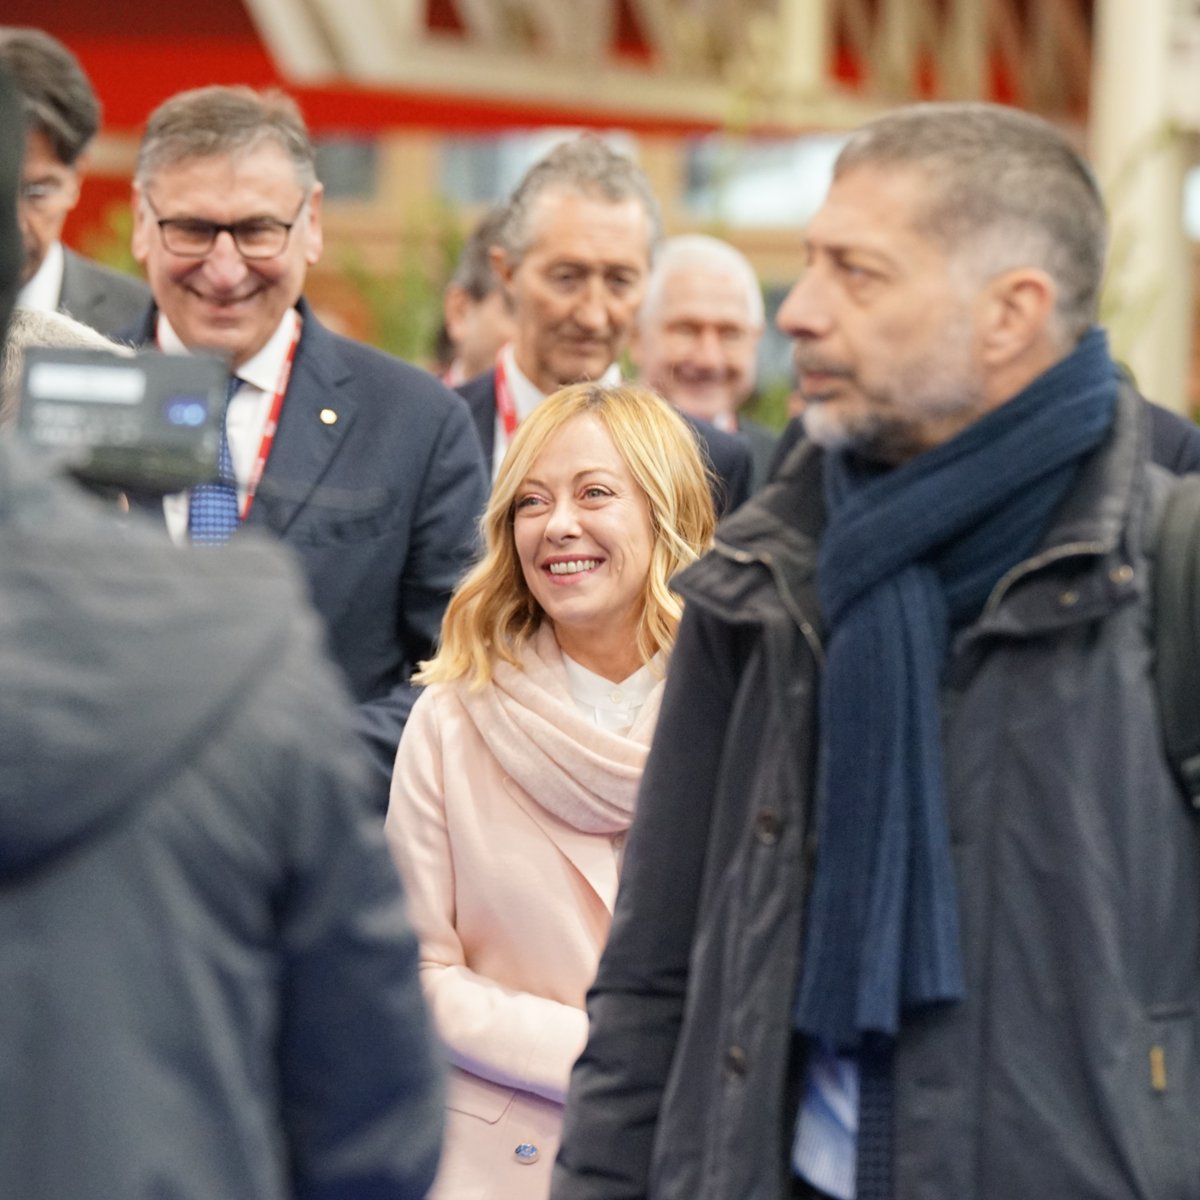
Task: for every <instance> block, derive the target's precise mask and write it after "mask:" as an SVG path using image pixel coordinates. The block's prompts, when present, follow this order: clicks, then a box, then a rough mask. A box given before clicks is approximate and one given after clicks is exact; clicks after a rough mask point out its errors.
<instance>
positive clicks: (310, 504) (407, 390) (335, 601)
mask: <svg viewBox="0 0 1200 1200" xmlns="http://www.w3.org/2000/svg"><path fill="white" fill-rule="evenodd" d="M298 308H299V310H300V313H301V315H302V316H303V318H304V328H303V332H302V334H301V337H300V344H299V346H298V347H297V349H296V359H295V363H294V364H293V367H292V374H291V379H290V381H289V383H288V390H287V395H286V397H285V399H284V403H283V411H282V413H281V415H280V419H279V429H278V432H277V433H276V435H275V443H274V445H273V447H272V449H271V455H270V458H269V459H268V460H267V466H266V470H265V471H264V472H263V477H262V481H261V483H260V484H259V487H258V493H257V495H256V497H255V500H254V504H253V506H252V507H251V509H250V514H249V516H248V517H247V520H246V527H247V528H255V529H261V530H268V531H270V532H271V533H272V534H274V535H275V536H276V537H277V538H278V539H279V540H281V541H283V542H284V543H286V544H287V545H288V546H290V547H291V548H292V550H293V551H295V553H296V554H297V556H298V557H299V559H300V562H301V564H302V566H303V570H304V574H305V576H306V578H307V580H308V586H309V591H310V594H311V597H312V600H313V603H314V605H315V606H316V608H317V611H318V612H319V613H320V614H321V616H322V617H323V618H324V620H325V626H326V629H327V631H328V636H329V647H330V650H331V652H332V655H333V658H334V660H335V661H336V662H337V663H338V665H339V666H340V667H341V668H342V671H343V673H344V674H345V677H346V679H347V681H348V682H349V685H350V691H351V693H352V694H353V696H354V699H355V700H356V701H357V702H358V724H359V729H360V732H361V733H362V734H363V735H364V737H365V738H366V740H367V742H368V744H369V745H370V747H371V749H372V751H373V757H374V759H375V761H376V764H377V767H378V770H379V783H380V790H379V800H380V803H381V805H382V804H385V803H386V797H387V785H388V781H389V780H390V778H391V772H392V764H393V761H394V759H395V756H396V746H397V745H398V744H399V741H400V734H401V732H402V731H403V729H404V723H405V721H406V720H407V719H408V714H409V711H410V710H411V708H412V705H413V701H414V700H415V698H416V691H415V689H414V688H413V687H412V685H411V684H410V683H409V676H410V675H411V673H412V671H413V670H414V669H415V666H416V663H417V662H418V661H419V660H421V659H423V658H429V657H430V656H431V654H432V652H433V650H434V646H435V643H436V641H437V638H438V634H439V632H440V630H441V622H442V614H443V613H444V611H445V608H446V601H447V600H448V599H449V596H450V593H451V591H452V590H453V588H454V586H455V584H456V583H457V582H458V580H459V577H460V576H461V575H462V573H463V571H464V570H465V568H466V567H467V565H468V564H469V562H470V560H471V558H472V556H473V554H474V552H475V545H476V523H477V520H478V517H479V514H480V513H481V512H482V511H483V506H484V503H485V501H486V497H487V490H488V477H487V473H486V471H485V469H484V460H483V456H482V454H481V453H480V448H479V440H478V438H477V437H476V436H475V429H474V426H473V425H472V424H471V418H470V416H469V415H468V413H467V409H466V406H465V405H464V404H463V403H462V401H461V400H460V399H459V398H458V397H457V396H455V395H454V394H453V392H451V391H449V389H447V388H445V387H443V386H442V384H440V383H439V382H438V381H437V380H436V379H434V378H433V376H431V375H429V374H427V373H426V372H425V371H422V370H419V369H418V368H416V367H413V366H410V365H409V364H408V363H404V362H401V361H400V360H399V359H397V358H393V357H391V356H390V355H387V354H383V353H382V352H380V351H378V350H375V349H372V348H371V347H369V346H364V345H362V344H361V343H359V342H354V341H351V340H350V339H348V338H344V337H339V336H337V335H336V334H333V333H331V332H330V331H329V330H328V329H326V328H325V327H324V326H323V325H322V324H321V323H320V322H319V321H318V320H317V319H316V318H315V317H314V316H313V314H312V312H311V310H310V309H309V308H308V306H307V305H306V304H305V302H304V301H303V300H301V301H300V303H299V305H298ZM155 316H156V313H155V310H154V309H151V310H150V311H149V312H148V313H147V314H146V316H145V318H144V320H143V321H142V323H141V325H140V327H139V328H138V329H137V330H136V331H135V333H134V337H135V340H138V341H141V342H149V341H152V340H153V336H154V321H155ZM325 409H329V410H331V411H332V412H334V413H336V414H337V419H336V420H335V421H334V422H333V423H332V424H329V423H326V421H323V420H321V416H320V414H321V412H322V410H325ZM156 507H157V510H158V516H159V519H160V520H161V519H162V506H161V504H157V505H156Z"/></svg>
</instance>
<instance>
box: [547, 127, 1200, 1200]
mask: <svg viewBox="0 0 1200 1200" xmlns="http://www.w3.org/2000/svg"><path fill="white" fill-rule="evenodd" d="M1105 225H1106V222H1105V214H1104V205H1103V202H1102V199H1101V196H1100V192H1099V190H1098V188H1097V186H1096V183H1095V180H1094V179H1093V177H1092V175H1091V172H1090V171H1089V169H1088V167H1087V166H1086V164H1085V163H1084V162H1083V160H1082V159H1081V158H1080V157H1079V155H1078V154H1077V153H1076V151H1075V150H1074V149H1073V148H1072V146H1071V145H1070V143H1069V142H1068V141H1067V139H1066V138H1065V137H1064V136H1063V135H1062V134H1061V133H1060V132H1059V131H1058V130H1056V129H1055V128H1054V127H1053V126H1051V125H1049V124H1048V123H1046V122H1044V121H1041V120H1039V119H1037V118H1034V117H1032V116H1029V115H1027V114H1023V113H1020V112H1018V111H1016V110H1013V109H1006V108H1002V107H999V106H994V105H985V104H947V105H915V106H910V107H907V108H902V109H899V110H897V111H895V112H893V113H890V114H888V115H886V116H883V117H881V118H879V119H878V120H876V121H874V122H872V123H870V124H868V125H866V126H865V127H864V128H862V129H861V130H859V131H858V132H857V133H856V134H854V135H853V136H851V138H850V139H849V141H848V142H847V144H846V146H845V147H844V149H843V151H842V153H841V155H840V156H839V158H838V161H837V164H836V167H835V171H834V180H833V184H832V186H831V188H830V191H829V194H828V197H827V198H826V200H825V203H824V204H823V206H822V207H821V209H820V210H819V211H818V212H817V214H816V215H815V216H814V217H813V219H812V221H811V223H810V224H809V225H808V227H807V229H806V231H805V235H804V237H805V247H806V252H807V259H808V266H807V269H806V271H805V273H804V275H803V277H802V278H801V279H800V281H799V282H798V283H797V284H796V285H795V286H794V287H793V289H792V291H791V292H790V293H789V295H788V297H787V299H786V300H785V301H784V304H783V306H782V308H781V309H780V312H779V317H778V321H779V325H780V327H781V328H782V329H783V330H784V331H785V332H787V333H788V334H790V335H791V337H792V338H793V340H794V344H795V366H796V372H797V378H798V380H799V383H800V387H801V388H802V390H803V392H804V394H805V396H806V398H807V401H808V410H807V414H806V425H807V432H808V439H809V440H808V441H807V442H805V443H804V444H803V445H802V446H800V447H797V449H795V450H794V451H793V452H792V454H791V455H790V456H789V458H788V460H787V462H786V463H785V464H784V466H783V468H782V471H781V473H780V474H779V476H778V477H777V479H776V480H775V481H774V482H773V483H772V484H770V485H768V486H767V487H766V488H765V489H764V490H763V491H762V492H760V493H759V494H758V496H756V497H754V498H752V499H751V500H750V501H749V502H748V503H747V504H746V505H744V506H743V507H742V509H741V510H739V512H737V513H735V514H734V515H733V516H732V517H731V518H730V519H729V520H728V521H726V522H725V524H724V526H723V529H722V534H721V539H720V544H719V546H718V547H717V548H716V549H715V550H714V551H713V552H712V553H710V554H709V555H708V556H707V557H706V558H704V559H702V560H701V561H700V562H699V563H697V564H696V565H695V566H693V567H692V568H690V569H689V570H688V571H686V572H684V573H683V574H682V575H681V576H680V577H678V579H677V581H676V584H677V587H678V590H679V591H680V593H681V595H682V596H683V597H684V599H685V605H686V606H685V610H684V618H683V623H682V625H681V628H680V632H679V639H678V642H677V644H676V647H675V652H674V655H673V657H672V660H671V672H670V675H669V677H668V680H667V691H666V695H665V697H664V699H663V707H662V715H661V717H660V720H659V725H658V729H657V732H656V735H655V740H654V744H653V747H652V749H651V753H650V756H649V759H648V762H647V764H646V770H645V774H644V777H643V781H642V787H641V791H640V794H639V800H638V815H637V820H636V822H635V823H634V826H633V830H632V832H631V835H630V838H629V841H628V843H627V846H626V853H625V863H624V870H623V873H622V879H621V891H620V895H619V897H618V900H617V906H616V912H615V914H614V920H613V926H612V933H611V937H610V940H609V942H608V946H607V949H606V951H605V954H604V956H603V959H602V961H601V964H600V968H599V973H598V975H597V979H596V982H595V985H594V987H593V989H592V991H591V993H590V996H589V1002H588V1012H589V1018H590V1040H589V1042H588V1046H587V1048H586V1050H585V1051H584V1053H583V1055H582V1056H581V1057H580V1059H579V1061H578V1063H577V1065H576V1068H575V1072H574V1076H573V1079H572V1085H571V1092H570V1096H569V1099H568V1104H567V1113H566V1125H565V1131H564V1138H563V1142H562V1148H561V1151H560V1154H559V1158H558V1163H557V1167H556V1174H555V1184H554V1190H553V1196H554V1200H601V1198H603V1200H618V1198H621V1200H626V1198H629V1200H632V1198H633V1197H639V1198H644V1200H727V1198H728V1197H730V1196H737V1197H740V1198H742V1200H787V1198H790V1197H837V1198H838V1200H851V1198H854V1200H1014V1197H1022V1196H1028V1197H1085V1196H1086V1197H1088V1198H1089V1200H1151V1198H1154V1200H1165V1198H1166V1197H1180V1198H1182V1197H1194V1196H1196V1194H1197V1186H1198V1181H1200V1139H1198V1138H1197V1137H1196V1112H1197V1103H1198V1102H1200V1055H1198V1054H1197V1052H1196V1051H1197V1045H1198V1044H1200V1015H1198V1014H1200V821H1198V820H1197V817H1196V813H1195V812H1193V811H1192V810H1191V809H1190V806H1189V805H1188V804H1187V802H1186V800H1185V798H1184V796H1183V793H1182V789H1181V787H1180V786H1179V784H1178V783H1177V781H1176V779H1175V777H1174V775H1173V772H1172V768H1171V764H1170V763H1169V762H1168V759H1167V755H1166V751H1165V749H1164V746H1163V740H1162V736H1161V734H1162V729H1161V721H1160V712H1159V708H1158V704H1157V698H1156V692H1155V680H1154V674H1153V663H1154V649H1153V630H1154V624H1155V614H1154V608H1153V605H1152V603H1151V597H1152V594H1153V585H1154V570H1155V561H1154V549H1155V530H1156V524H1157V519H1158V516H1159V513H1160V511H1161V508H1162V505H1163V502H1164V499H1165V497H1166V494H1167V492H1168V490H1169V488H1170V487H1171V486H1173V484H1172V480H1171V478H1170V476H1169V475H1167V474H1166V473H1165V472H1164V471H1163V470H1162V469H1161V468H1159V467H1157V466H1155V465H1153V464H1152V463H1150V462H1149V441H1150V430H1149V419H1148V413H1147V408H1146V405H1145V403H1144V402H1143V401H1142V400H1141V398H1140V397H1139V396H1138V395H1137V394H1136V393H1135V392H1134V390H1133V389H1132V387H1131V386H1130V385H1129V383H1128V381H1127V380H1126V379H1125V378H1124V377H1123V376H1122V375H1121V374H1120V373H1119V372H1118V370H1117V368H1116V367H1115V365H1114V364H1113V361H1112V359H1111V358H1110V356H1109V352H1108V345H1107V339H1106V336H1105V334H1104V331H1103V330H1102V329H1100V328H1099V327H1098V326H1097V325H1096V319H1097V308H1098V298H1099V291H1100V284H1101V278H1102V274H1103V270H1104V257H1105V244H1106V227H1105Z"/></svg>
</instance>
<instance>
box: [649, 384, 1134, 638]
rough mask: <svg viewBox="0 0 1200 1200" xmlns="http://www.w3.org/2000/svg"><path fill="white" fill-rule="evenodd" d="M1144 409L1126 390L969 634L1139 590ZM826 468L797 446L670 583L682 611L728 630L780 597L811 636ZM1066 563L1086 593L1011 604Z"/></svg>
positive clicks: (1082, 608)
mask: <svg viewBox="0 0 1200 1200" xmlns="http://www.w3.org/2000/svg"><path fill="white" fill-rule="evenodd" d="M1145 408H1146V406H1145V402H1144V401H1143V400H1142V398H1141V397H1140V396H1139V395H1138V394H1137V392H1136V391H1135V390H1134V389H1133V388H1132V387H1131V386H1130V385H1129V384H1128V383H1127V382H1124V381H1122V382H1121V384H1120V385H1119V387H1118V394H1117V405H1116V415H1115V418H1114V421H1113V428H1112V431H1111V432H1110V434H1109V435H1108V437H1107V438H1106V439H1105V441H1104V442H1103V443H1102V444H1101V445H1100V447H1099V448H1098V449H1097V450H1096V451H1094V452H1093V453H1092V454H1091V455H1090V456H1089V457H1088V458H1087V459H1086V460H1085V461H1084V463H1083V465H1082V467H1081V468H1080V473H1079V477H1078V479H1077V480H1076V482H1075V485H1074V487H1073V488H1072V489H1071V492H1070V494H1069V495H1068V497H1067V500H1066V502H1065V503H1064V505H1063V508H1062V510H1061V511H1060V512H1059V514H1058V515H1057V516H1056V517H1055V520H1054V522H1053V524H1052V525H1051V528H1050V530H1049V532H1048V534H1047V536H1046V538H1045V539H1044V540H1043V543H1042V546H1041V548H1040V549H1039V551H1038V553H1037V554H1035V555H1033V556H1032V557H1031V558H1030V559H1028V560H1026V561H1025V562H1023V563H1021V564H1019V565H1018V566H1017V567H1016V568H1014V570H1013V571H1010V572H1009V573H1008V575H1007V576H1005V578H1004V579H1003V580H1001V581H1000V583H998V584H997V586H996V589H995V590H994V591H993V594H992V597H991V599H990V600H989V602H988V604H987V606H986V607H985V609H984V615H983V617H982V618H981V620H980V621H979V622H977V623H976V625H975V626H973V627H972V629H973V631H975V632H1010V633H1015V632H1023V631H1031V630H1032V629H1033V628H1034V627H1038V628H1047V627H1049V626H1052V625H1056V624H1062V623H1065V622H1073V621H1077V620H1080V619H1090V618H1093V617H1095V616H1096V615H1097V611H1098V609H1100V608H1107V607H1109V606H1111V605H1112V604H1113V603H1114V602H1120V601H1123V600H1124V599H1127V598H1129V597H1130V596H1131V595H1133V594H1134V593H1135V592H1136V590H1137V589H1138V588H1139V587H1140V586H1141V584H1140V582H1139V580H1138V577H1137V572H1136V571H1134V573H1133V575H1132V576H1131V574H1130V572H1131V570H1133V568H1132V567H1131V566H1130V562H1129V560H1130V559H1131V557H1132V555H1131V550H1130V539H1131V538H1132V539H1134V540H1133V544H1134V545H1138V544H1142V543H1143V542H1144V530H1143V529H1142V527H1141V525H1140V523H1139V519H1138V518H1139V517H1140V516H1141V514H1143V512H1144V509H1145V506H1144V505H1141V506H1139V498H1140V497H1141V485H1140V481H1141V480H1142V479H1143V478H1144V467H1145V463H1146V461H1147V455H1148V453H1149V429H1148V420H1147V413H1146V411H1145ZM823 461H824V452H823V451H822V450H821V449H820V447H818V446H815V445H813V444H812V443H811V442H807V441H801V442H800V443H798V444H797V445H796V447H795V448H794V449H793V450H792V452H791V453H790V454H789V455H788V457H787V458H786V459H785V460H784V463H783V465H782V466H781V468H780V470H779V473H778V474H777V476H776V478H775V480H774V481H773V482H772V483H770V484H768V485H767V487H766V488H764V489H763V490H762V491H761V492H760V493H758V495H757V496H755V497H753V498H752V499H751V500H749V501H748V502H747V503H746V504H744V505H742V507H741V508H739V509H738V510H737V511H736V512H735V513H734V514H733V515H732V516H731V517H729V518H728V519H727V520H725V521H723V522H722V523H721V525H720V526H719V527H718V529H717V538H716V544H715V548H714V550H713V551H712V552H711V553H710V554H708V555H706V556H705V557H704V558H703V559H701V561H700V562H699V563H697V564H695V565H694V566H692V567H690V568H688V570H686V571H684V572H683V573H682V574H680V575H679V576H677V577H676V579H675V581H674V582H673V586H675V587H676V588H677V590H678V591H679V592H680V593H681V595H683V596H684V597H685V598H686V599H687V600H688V601H689V603H693V602H694V603H699V604H702V605H704V606H705V607H706V608H709V609H711V610H712V611H714V612H717V613H718V614H719V615H721V616H722V618H723V619H725V620H728V621H730V622H732V623H735V624H741V623H756V622H758V621H760V620H762V619H763V615H764V611H765V609H764V605H766V606H768V607H774V605H775V604H776V603H777V602H778V601H779V600H782V602H783V603H784V606H785V607H786V608H787V609H788V611H789V612H790V613H791V614H792V616H793V618H794V619H796V620H797V622H798V623H800V624H801V625H802V628H803V626H804V625H805V624H807V625H809V626H811V628H812V629H814V630H817V631H818V632H819V630H820V617H819V609H818V605H817V600H816V589H815V578H816V560H817V548H818V544H819V540H820V536H821V531H822V529H823V527H824V523H825V506H824V500H823V496H822V482H823ZM1066 563H1069V564H1070V566H1071V570H1070V573H1071V574H1072V575H1073V576H1078V577H1079V579H1078V582H1080V583H1081V584H1082V582H1083V578H1084V577H1085V576H1087V577H1091V578H1092V582H1091V585H1090V586H1089V587H1087V588H1085V589H1084V590H1083V591H1080V590H1079V588H1075V587H1070V588H1068V587H1058V586H1057V585H1055V586H1053V587H1052V588H1051V589H1050V594H1049V595H1040V594H1039V593H1038V591H1034V592H1032V593H1030V594H1029V595H1028V596H1022V597H1018V596H1017V595H1016V590H1015V585H1016V584H1017V583H1018V582H1021V581H1022V580H1025V579H1028V578H1034V577H1036V576H1038V575H1039V574H1041V573H1043V572H1048V571H1050V570H1051V568H1055V567H1061V566H1062V565H1063V564H1066ZM1098 566H1099V567H1100V568H1101V569H1099V570H1097V567H1098ZM1089 573H1090V574H1089ZM1055 574H1056V575H1057V574H1058V572H1055ZM1010 592H1011V593H1013V594H1012V595H1010ZM764 593H765V594H764ZM1064 597H1066V602H1064Z"/></svg>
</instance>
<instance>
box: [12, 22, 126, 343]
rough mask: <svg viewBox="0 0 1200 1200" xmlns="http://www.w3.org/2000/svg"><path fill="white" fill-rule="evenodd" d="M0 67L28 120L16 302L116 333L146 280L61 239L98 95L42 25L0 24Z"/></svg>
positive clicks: (95, 121)
mask: <svg viewBox="0 0 1200 1200" xmlns="http://www.w3.org/2000/svg"><path fill="white" fill-rule="evenodd" d="M0 66H2V67H4V68H5V69H6V70H7V71H8V73H9V75H10V76H11V78H12V79H13V81H14V82H15V84H16V87H17V91H18V92H19V93H20V97H21V102H22V108H23V109H24V113H25V122H26V133H25V158H24V167H23V169H22V173H21V180H20V185H19V187H18V191H17V217H18V222H19V224H20V229H21V243H22V247H23V256H24V257H23V263H22V267H21V275H20V291H19V293H18V296H17V304H18V305H19V306H20V307H22V308H33V309H37V310H39V311H43V312H53V311H54V310H56V309H57V310H60V311H62V312H65V313H69V314H70V315H71V316H72V317H74V318H75V319H76V320H77V321H82V322H83V323H84V324H85V325H90V326H92V328H93V329H97V330H99V331H100V332H101V333H105V334H111V333H114V332H115V331H116V330H118V329H120V328H121V327H122V326H124V325H128V324H129V322H130V321H132V320H133V319H134V318H135V317H136V316H137V314H138V313H140V312H141V311H142V309H144V308H145V306H146V301H147V299H148V293H147V291H146V287H145V285H144V284H143V283H142V282H141V281H140V280H137V279H133V278H132V277H130V276H128V275H123V274H121V273H120V272H118V271H112V270H110V269H109V268H108V267H104V266H101V265H100V264H99V263H95V262H92V261H91V260H90V259H87V258H84V257H83V256H82V255H80V254H76V253H75V252H74V251H73V250H70V249H68V248H67V247H66V246H64V245H63V243H62V231H63V225H64V223H65V222H66V219H67V217H68V215H69V214H70V212H71V210H72V209H73V208H74V207H75V206H76V204H78V203H79V190H80V183H81V180H82V178H83V173H84V166H85V162H86V158H87V150H88V147H89V145H90V144H91V141H92V138H93V137H95V135H96V130H97V129H98V128H99V125H100V103H99V101H98V100H97V99H96V93H95V91H94V90H93V89H92V85H91V83H90V82H89V81H88V77H87V75H85V74H84V71H83V68H82V67H81V66H80V65H79V62H78V61H77V60H76V58H75V56H74V55H73V54H72V53H71V52H70V51H69V50H68V49H67V48H66V47H65V46H64V45H63V44H62V43H61V42H58V41H56V40H55V39H54V38H52V37H50V36H49V35H48V34H45V33H42V32H41V30H38V29H21V28H16V27H12V26H9V27H0Z"/></svg>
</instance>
